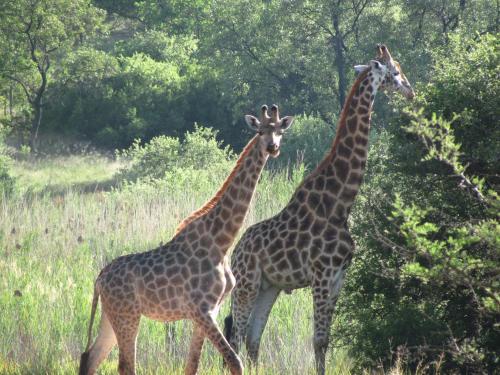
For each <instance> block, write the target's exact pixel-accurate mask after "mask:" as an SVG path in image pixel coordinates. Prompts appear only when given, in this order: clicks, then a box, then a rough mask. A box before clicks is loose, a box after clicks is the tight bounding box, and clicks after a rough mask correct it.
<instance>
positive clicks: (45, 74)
mask: <svg viewBox="0 0 500 375" xmlns="http://www.w3.org/2000/svg"><path fill="white" fill-rule="evenodd" d="M103 16H104V12H103V11H100V10H98V9H97V8H94V7H93V6H92V5H91V4H90V0H76V1H73V0H71V1H70V0H44V1H41V0H7V1H5V2H3V4H2V5H1V6H0V30H1V31H2V34H1V36H0V46H1V47H2V48H1V52H0V53H1V56H0V64H1V65H0V74H1V75H2V76H4V77H6V78H8V79H9V80H11V81H14V82H15V83H16V84H18V85H20V86H21V87H22V89H23V91H24V94H25V97H26V100H27V101H28V103H29V105H30V107H31V111H32V114H31V125H30V127H29V133H30V141H29V142H30V146H31V147H32V149H33V150H36V148H37V138H38V133H39V129H40V125H41V122H42V115H43V108H44V98H45V93H46V91H47V87H48V83H49V80H50V72H51V67H52V65H53V62H54V60H56V59H57V57H58V54H60V53H61V52H62V51H63V50H65V49H68V48H71V47H72V46H73V45H74V44H75V43H78V42H82V41H83V40H84V39H85V38H87V37H88V36H89V35H91V34H92V32H93V31H95V29H96V28H97V27H98V25H99V24H100V21H101V20H102V19H103Z"/></svg>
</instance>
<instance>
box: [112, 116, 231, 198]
mask: <svg viewBox="0 0 500 375" xmlns="http://www.w3.org/2000/svg"><path fill="white" fill-rule="evenodd" d="M216 135H217V132H216V131H214V130H213V129H211V128H204V127H201V126H195V130H194V131H193V132H187V133H186V135H185V137H184V139H183V140H182V141H180V140H179V139H178V138H174V137H167V136H159V137H155V138H153V139H151V141H150V142H148V143H146V144H145V145H141V142H140V140H136V141H135V142H134V144H133V145H132V146H131V147H130V148H128V149H126V150H124V151H119V152H117V156H118V158H119V159H121V160H124V161H127V166H126V167H124V168H122V170H121V171H120V172H119V179H120V180H122V181H125V180H126V181H128V183H130V182H132V183H135V182H138V181H140V182H141V183H142V184H144V183H153V184H155V185H161V186H163V187H171V188H172V189H174V187H175V186H174V185H176V184H181V185H182V184H185V188H190V186H191V188H194V187H195V186H198V185H199V184H200V183H201V184H202V185H203V183H202V182H201V181H203V180H204V181H206V182H207V183H208V182H209V181H213V180H218V179H219V177H221V176H224V175H226V174H227V173H228V171H229V170H230V168H231V166H232V163H233V159H234V153H233V152H232V151H231V149H230V147H229V146H226V147H223V146H222V144H221V142H219V141H217V139H216ZM129 187H130V184H129Z"/></svg>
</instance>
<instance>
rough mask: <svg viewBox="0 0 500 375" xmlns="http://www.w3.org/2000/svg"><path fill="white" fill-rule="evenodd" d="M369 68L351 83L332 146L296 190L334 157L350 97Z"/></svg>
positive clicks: (344, 125)
mask: <svg viewBox="0 0 500 375" xmlns="http://www.w3.org/2000/svg"><path fill="white" fill-rule="evenodd" d="M370 70H371V68H367V69H365V70H364V71H363V72H361V73H360V74H359V75H358V76H357V77H356V80H355V81H354V83H353V84H352V87H351V90H350V91H349V94H348V95H347V98H346V100H345V102H344V107H343V108H342V112H340V118H339V121H338V123H337V130H336V131H335V138H334V139H333V143H332V147H331V148H330V152H328V154H326V155H325V157H324V158H323V160H322V161H321V162H320V163H319V164H318V166H317V167H316V168H315V169H314V170H313V171H312V172H311V173H310V174H309V175H308V176H307V177H306V178H305V179H304V180H303V181H302V183H301V184H300V185H299V186H298V187H297V189H296V191H298V190H299V189H300V188H301V187H302V185H304V184H305V183H306V182H307V181H308V180H309V179H310V178H312V177H315V176H316V175H318V174H319V173H321V171H322V170H323V168H325V167H326V166H327V165H329V164H330V162H331V161H332V159H333V158H334V157H335V154H336V151H337V144H338V143H339V142H340V131H341V129H342V128H345V127H346V126H347V122H346V121H347V113H348V112H349V107H350V105H351V101H352V98H353V96H354V94H356V91H357V90H358V88H359V85H360V84H361V82H362V81H363V80H364V79H365V78H366V77H367V75H368V72H369V71H370Z"/></svg>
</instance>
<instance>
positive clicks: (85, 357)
mask: <svg viewBox="0 0 500 375" xmlns="http://www.w3.org/2000/svg"><path fill="white" fill-rule="evenodd" d="M98 302H99V288H98V286H97V281H96V283H95V284H94V296H93V297H92V310H91V311H90V323H89V330H88V336H87V346H86V347H85V352H84V353H83V354H82V355H81V357H80V369H79V372H78V373H79V375H86V374H87V372H88V368H87V367H88V361H89V354H90V353H89V348H90V344H91V342H92V326H93V325H94V317H95V312H96V309H97V303H98Z"/></svg>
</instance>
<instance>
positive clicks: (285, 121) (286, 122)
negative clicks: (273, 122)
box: [280, 116, 295, 130]
mask: <svg viewBox="0 0 500 375" xmlns="http://www.w3.org/2000/svg"><path fill="white" fill-rule="evenodd" d="M293 120H295V119H294V118H293V117H292V116H285V117H283V118H282V119H281V122H280V128H281V130H287V129H289V128H290V126H292V124H293Z"/></svg>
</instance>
